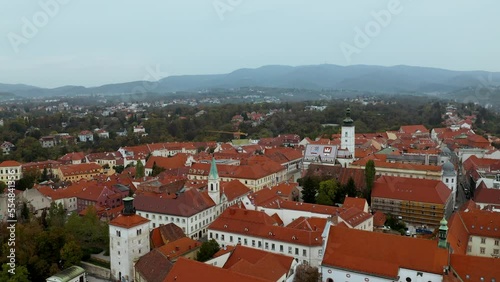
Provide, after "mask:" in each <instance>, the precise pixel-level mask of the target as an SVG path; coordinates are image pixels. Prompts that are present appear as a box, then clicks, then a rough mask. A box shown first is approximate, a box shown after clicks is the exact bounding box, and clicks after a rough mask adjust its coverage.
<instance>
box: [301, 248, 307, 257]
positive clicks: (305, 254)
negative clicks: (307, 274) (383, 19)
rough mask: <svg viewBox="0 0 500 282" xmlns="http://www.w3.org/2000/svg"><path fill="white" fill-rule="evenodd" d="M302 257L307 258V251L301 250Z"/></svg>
mask: <svg viewBox="0 0 500 282" xmlns="http://www.w3.org/2000/svg"><path fill="white" fill-rule="evenodd" d="M302 256H303V257H307V250H306V249H303V250H302Z"/></svg>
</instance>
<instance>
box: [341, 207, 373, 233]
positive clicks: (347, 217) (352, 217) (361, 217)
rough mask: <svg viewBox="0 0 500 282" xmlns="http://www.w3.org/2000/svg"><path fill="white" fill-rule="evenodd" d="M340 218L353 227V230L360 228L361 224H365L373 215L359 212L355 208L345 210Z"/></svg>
mask: <svg viewBox="0 0 500 282" xmlns="http://www.w3.org/2000/svg"><path fill="white" fill-rule="evenodd" d="M338 216H339V217H340V218H342V220H343V221H344V222H346V223H347V224H349V225H350V226H352V227H353V228H354V227H356V226H358V225H359V224H361V223H363V222H365V221H366V220H368V219H370V218H371V217H372V215H371V214H369V213H367V212H364V211H362V210H359V209H357V208H355V207H352V208H348V209H345V210H343V211H341V212H340V213H339V214H338Z"/></svg>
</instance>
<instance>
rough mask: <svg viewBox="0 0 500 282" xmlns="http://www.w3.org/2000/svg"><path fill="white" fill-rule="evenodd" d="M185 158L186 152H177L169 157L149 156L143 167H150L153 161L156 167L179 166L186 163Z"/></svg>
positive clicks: (169, 167) (170, 167)
mask: <svg viewBox="0 0 500 282" xmlns="http://www.w3.org/2000/svg"><path fill="white" fill-rule="evenodd" d="M187 158H188V156H187V154H183V153H178V154H176V155H175V156H173V157H169V158H165V157H155V156H151V157H149V159H148V161H147V163H146V166H145V168H149V169H152V168H153V164H154V163H156V165H157V166H158V167H162V168H165V169H174V168H180V167H184V166H185V165H186V160H187Z"/></svg>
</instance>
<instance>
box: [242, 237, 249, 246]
mask: <svg viewBox="0 0 500 282" xmlns="http://www.w3.org/2000/svg"><path fill="white" fill-rule="evenodd" d="M243 245H245V246H246V245H248V240H247V238H245V239H243Z"/></svg>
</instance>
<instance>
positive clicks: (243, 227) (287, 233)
mask: <svg viewBox="0 0 500 282" xmlns="http://www.w3.org/2000/svg"><path fill="white" fill-rule="evenodd" d="M209 229H210V230H219V231H224V232H231V233H235V234H245V235H248V236H255V237H261V238H273V240H277V241H283V242H289V243H294V244H298V245H305V246H320V245H321V243H322V239H321V233H322V230H318V231H306V230H301V229H294V228H289V227H280V226H277V224H276V222H275V221H274V220H273V219H272V217H270V216H268V215H266V214H265V213H264V212H261V211H254V210H244V209H238V208H228V209H226V211H224V212H223V213H222V214H221V215H220V216H219V217H218V218H217V219H216V220H215V221H214V222H213V223H212V224H210V226H209Z"/></svg>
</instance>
